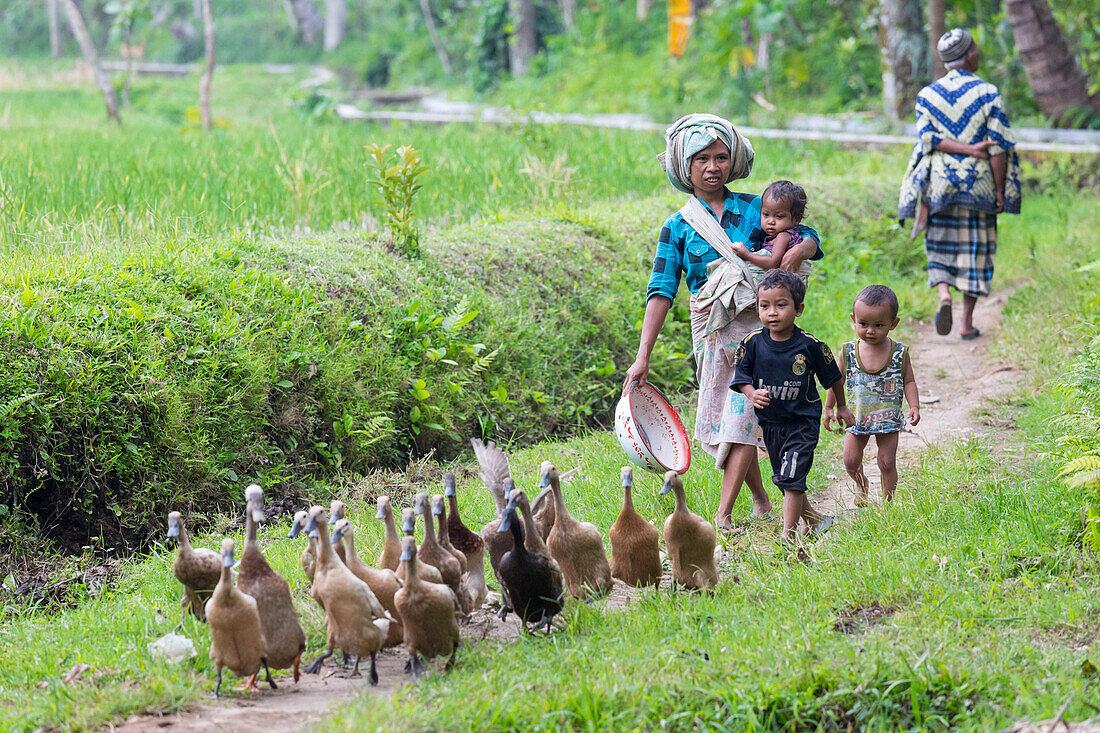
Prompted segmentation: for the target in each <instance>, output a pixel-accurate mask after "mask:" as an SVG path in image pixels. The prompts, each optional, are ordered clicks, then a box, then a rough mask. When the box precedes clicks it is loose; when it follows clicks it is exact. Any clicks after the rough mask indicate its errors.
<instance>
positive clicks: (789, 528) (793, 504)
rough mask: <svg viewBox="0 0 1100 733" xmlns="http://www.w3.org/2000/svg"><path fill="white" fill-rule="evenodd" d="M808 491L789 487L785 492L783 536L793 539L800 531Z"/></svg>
mask: <svg viewBox="0 0 1100 733" xmlns="http://www.w3.org/2000/svg"><path fill="white" fill-rule="evenodd" d="M805 500H806V493H805V492H803V491H795V490H794V489H787V490H786V491H784V492H783V537H784V538H785V539H788V540H793V539H794V538H795V535H796V533H797V531H798V522H799V520H800V519H802V505H803V504H804V503H805Z"/></svg>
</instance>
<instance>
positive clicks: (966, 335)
mask: <svg viewBox="0 0 1100 733" xmlns="http://www.w3.org/2000/svg"><path fill="white" fill-rule="evenodd" d="M981 335H982V332H981V331H979V330H978V329H976V328H975V329H974V330H973V331H971V332H970V333H962V334H959V338H961V339H962V340H963V341H973V340H974V339H976V338H978V337H979V336H981Z"/></svg>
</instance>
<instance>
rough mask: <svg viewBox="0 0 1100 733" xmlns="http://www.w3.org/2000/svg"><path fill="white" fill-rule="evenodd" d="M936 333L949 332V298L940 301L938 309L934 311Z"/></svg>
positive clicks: (945, 333)
mask: <svg viewBox="0 0 1100 733" xmlns="http://www.w3.org/2000/svg"><path fill="white" fill-rule="evenodd" d="M936 333H938V334H939V335H940V336H946V335H947V334H949V333H951V299H950V298H948V299H947V300H941V301H940V307H939V310H937V311H936Z"/></svg>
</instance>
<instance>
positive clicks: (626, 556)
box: [608, 466, 661, 586]
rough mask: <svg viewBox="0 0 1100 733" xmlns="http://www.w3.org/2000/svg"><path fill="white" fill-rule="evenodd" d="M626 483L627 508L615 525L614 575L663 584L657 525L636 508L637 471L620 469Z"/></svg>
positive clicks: (641, 582)
mask: <svg viewBox="0 0 1100 733" xmlns="http://www.w3.org/2000/svg"><path fill="white" fill-rule="evenodd" d="M619 476H620V478H621V479H622V483H623V508H622V511H620V512H619V517H618V519H616V520H615V524H613V525H611V531H610V532H608V534H609V535H610V536H611V575H613V576H614V577H616V578H618V579H619V580H621V581H623V582H624V583H629V584H630V585H633V586H646V585H653V586H656V585H660V583H661V550H660V546H659V535H658V534H657V528H656V527H654V526H653V525H652V524H650V523H649V522H647V521H646V520H645V519H644V518H643V517H642V515H641V514H639V513H638V512H636V511H634V500H633V497H631V494H630V492H631V489H632V488H633V486H634V471H633V470H632V469H631V468H630V466H623V467H622V468H621V469H620V470H619Z"/></svg>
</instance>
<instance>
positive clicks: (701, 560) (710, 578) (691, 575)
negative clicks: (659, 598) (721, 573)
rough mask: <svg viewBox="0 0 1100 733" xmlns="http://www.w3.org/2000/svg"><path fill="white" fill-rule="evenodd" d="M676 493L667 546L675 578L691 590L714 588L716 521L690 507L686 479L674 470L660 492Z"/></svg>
mask: <svg viewBox="0 0 1100 733" xmlns="http://www.w3.org/2000/svg"><path fill="white" fill-rule="evenodd" d="M670 491H672V492H674V493H675V494H676V508H675V509H674V510H673V511H672V514H670V515H669V516H668V519H666V520H665V548H666V549H667V550H668V558H669V560H670V561H671V562H672V579H673V580H674V581H676V582H677V583H679V584H680V585H682V586H684V587H685V588H688V589H690V590H702V589H703V588H713V587H714V586H715V585H716V584H717V583H718V564H717V563H716V562H715V555H714V546H715V544H716V543H717V537H716V536H715V532H714V525H712V524H711V523H710V522H708V521H707V520H705V519H703V518H702V517H700V516H699V515H698V514H694V513H693V512H691V511H690V510H689V509H688V505H687V498H686V497H685V496H684V482H683V481H682V480H681V479H680V475H679V474H678V473H676V472H675V471H669V472H667V473H666V474H665V483H664V485H663V486H662V487H661V490H660V491H659V492H658V493H659V494H660V495H662V496H663V495H665V494H667V493H668V492H670Z"/></svg>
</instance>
